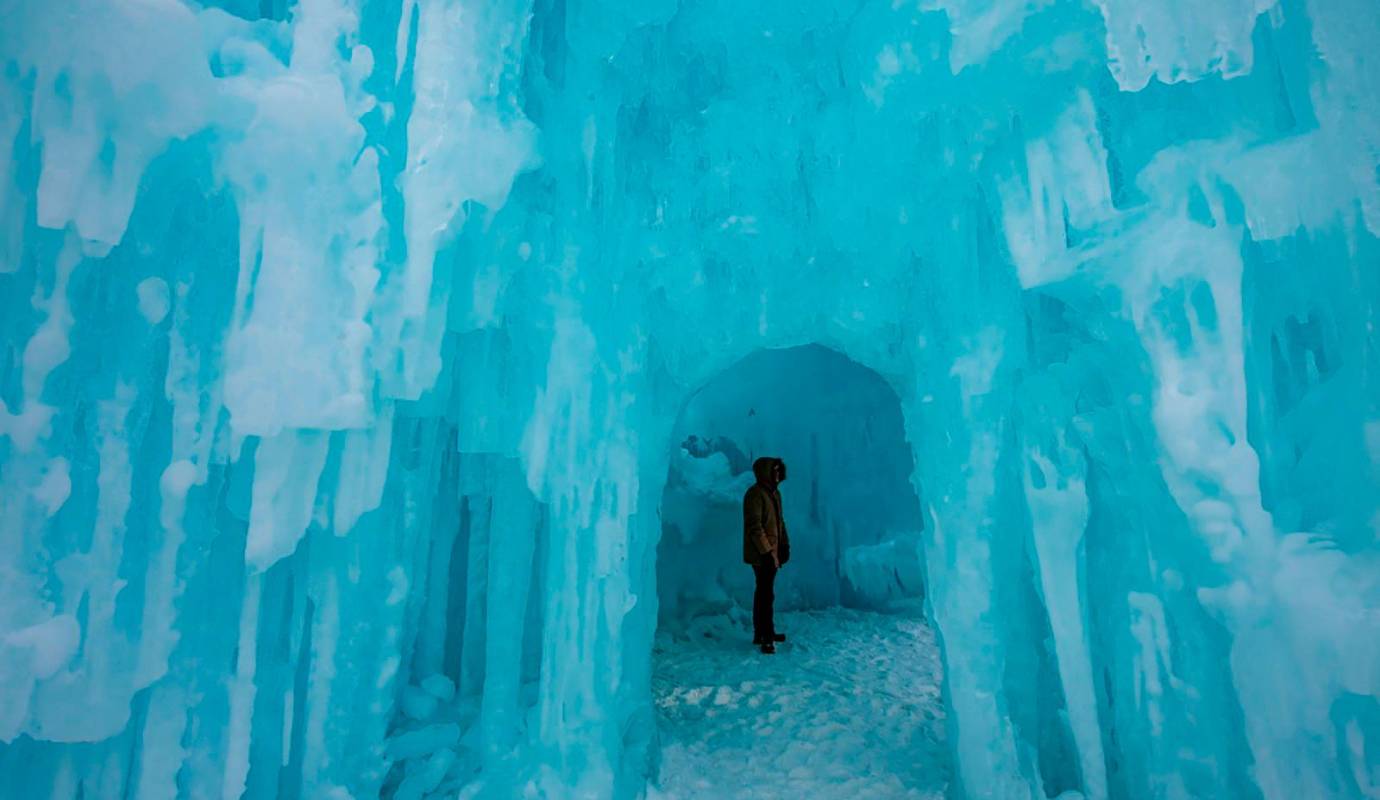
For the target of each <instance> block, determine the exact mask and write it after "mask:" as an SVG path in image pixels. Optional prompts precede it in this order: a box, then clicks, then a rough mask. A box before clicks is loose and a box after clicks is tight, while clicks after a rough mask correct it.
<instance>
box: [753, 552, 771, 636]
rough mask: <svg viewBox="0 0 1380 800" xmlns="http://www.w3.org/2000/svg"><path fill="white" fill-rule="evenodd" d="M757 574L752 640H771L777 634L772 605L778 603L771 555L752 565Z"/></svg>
mask: <svg viewBox="0 0 1380 800" xmlns="http://www.w3.org/2000/svg"><path fill="white" fill-rule="evenodd" d="M752 572H753V574H754V575H756V576H757V588H756V590H755V591H753V593H752V640H753V641H754V642H758V643H760V642H770V641H772V640H773V638H775V636H776V622H775V621H774V620H773V619H772V606H773V605H774V604H775V603H776V565H775V564H773V563H771V556H765V557H764V558H763V559H762V561H761V563H758V564H754V565H752Z"/></svg>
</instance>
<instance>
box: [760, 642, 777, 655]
mask: <svg viewBox="0 0 1380 800" xmlns="http://www.w3.org/2000/svg"><path fill="white" fill-rule="evenodd" d="M775 652H776V645H774V644H772V643H771V642H763V644H762V653H763V654H764V655H772V654H773V653H775Z"/></svg>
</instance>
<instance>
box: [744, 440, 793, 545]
mask: <svg viewBox="0 0 1380 800" xmlns="http://www.w3.org/2000/svg"><path fill="white" fill-rule="evenodd" d="M780 463H781V459H779V458H770V457H766V458H759V459H757V460H756V461H754V462H753V464H752V474H753V475H754V476H756V478H757V482H756V483H754V484H753V485H752V486H749V487H748V490H747V494H745V495H743V563H745V564H760V563H761V562H762V558H763V557H764V556H766V555H768V554H769V553H776V557H777V559H778V560H779V561H780V562H781V563H782V564H784V563H786V561H787V560H788V559H789V558H790V557H791V540H790V537H789V536H787V535H786V518H785V515H783V514H782V513H781V492H780V491H778V490H777V489H776V485H775V481H773V480H772V476H771V473H772V470H773V469H775V468H776V466H777V465H778V464H780ZM782 466H783V468H784V465H782Z"/></svg>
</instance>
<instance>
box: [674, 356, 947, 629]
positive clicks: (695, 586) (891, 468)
mask: <svg viewBox="0 0 1380 800" xmlns="http://www.w3.org/2000/svg"><path fill="white" fill-rule="evenodd" d="M672 442H673V447H672V449H671V466H670V472H669V475H668V479H667V484H666V491H665V493H664V494H663V496H662V502H661V521H662V535H661V540H660V541H659V542H658V546H657V596H658V598H659V599H660V603H659V606H658V612H659V615H658V616H659V618H660V620H661V624H662V626H663V627H668V626H669V627H672V628H679V627H681V626H682V625H683V623H684V622H685V621H686V620H688V619H690V618H693V617H695V616H697V615H701V614H715V613H717V614H722V613H724V612H726V611H728V610H729V609H730V608H732V607H737V608H739V609H742V608H751V586H752V575H751V572H750V571H749V570H748V569H747V568H745V567H744V565H743V563H742V496H743V492H744V491H745V490H746V489H747V487H748V486H749V485H751V484H752V482H753V475H752V470H751V465H752V461H753V459H754V458H755V457H756V456H759V455H764V454H770V455H773V456H776V457H779V458H783V459H785V461H786V463H787V464H788V465H790V478H789V480H788V481H787V486H786V487H785V493H784V497H785V508H786V513H787V518H788V519H789V520H790V521H791V531H792V537H791V538H792V541H793V542H794V543H795V547H794V550H793V553H794V556H795V557H794V558H793V562H792V563H793V566H792V567H791V568H790V569H787V570H786V571H784V572H783V573H782V574H781V578H780V581H779V582H778V585H777V595H778V598H779V603H778V605H779V606H780V607H782V608H821V607H826V606H832V605H838V604H846V605H850V606H856V607H861V608H879V609H885V608H889V607H893V606H895V605H899V604H901V603H903V602H905V601H907V600H918V599H919V598H920V597H921V596H922V595H923V585H924V580H923V577H922V574H923V567H922V564H921V552H920V531H921V527H922V525H923V522H922V520H921V517H920V501H919V499H918V497H917V496H916V492H915V489H914V487H913V486H912V483H911V479H912V475H913V472H914V459H913V458H912V456H911V448H910V445H909V443H908V442H906V440H905V425H904V421H903V419H902V415H901V406H900V402H899V400H898V398H897V397H896V393H895V392H894V391H893V390H892V389H891V387H890V386H888V385H887V383H886V382H885V381H884V380H883V379H882V378H881V376H879V375H877V374H876V373H875V372H872V371H871V370H869V369H867V368H866V367H864V366H862V365H861V364H858V363H856V362H854V361H851V360H849V359H848V358H846V357H844V356H842V355H840V354H839V353H836V352H834V351H832V350H829V349H827V348H824V347H820V346H818V345H806V346H803V347H795V348H789V349H785V350H771V351H759V352H756V353H752V354H750V355H748V356H746V357H745V358H743V359H742V360H741V361H739V362H737V363H736V364H733V365H732V366H730V367H728V368H727V369H725V370H724V371H723V372H721V373H720V374H718V375H716V376H715V377H714V378H713V379H712V380H711V381H710V382H709V383H708V384H706V385H705V386H703V387H701V388H700V389H699V390H698V391H696V392H695V393H694V394H693V395H692V396H691V398H690V399H689V401H688V402H687V403H686V404H685V407H684V409H683V410H682V411H681V412H680V415H679V418H678V419H677V421H676V426H675V428H674V433H673V435H672Z"/></svg>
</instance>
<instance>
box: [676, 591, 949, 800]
mask: <svg viewBox="0 0 1380 800" xmlns="http://www.w3.org/2000/svg"><path fill="white" fill-rule="evenodd" d="M777 626H778V628H779V629H780V630H781V631H782V632H783V633H785V634H787V636H788V637H789V639H790V640H789V641H788V642H786V643H785V644H784V645H779V646H778V649H777V653H776V655H774V656H765V655H762V654H760V653H758V652H757V650H756V649H755V648H753V647H751V646H750V644H749V640H750V639H751V638H752V637H751V635H750V634H749V632H748V631H747V630H746V629H745V628H744V627H743V625H742V624H741V623H737V622H733V621H730V620H729V619H727V618H724V617H716V618H711V619H704V620H699V621H697V622H696V623H695V624H694V626H693V627H692V629H691V630H690V632H689V635H688V636H684V635H683V636H679V637H672V636H671V635H669V634H665V633H661V634H658V636H657V642H656V665H655V671H654V675H653V687H652V690H653V693H654V696H655V700H656V706H657V712H658V724H659V726H660V731H661V738H662V751H661V754H662V761H661V768H660V773H659V776H658V780H657V784H658V786H659V791H657V790H656V789H653V790H652V792H651V793H650V794H651V795H652V797H654V798H661V800H696V799H699V798H703V800H727V799H728V798H763V799H764V800H765V799H766V798H805V799H806V800H832V799H833V798H849V800H853V799H854V798H857V799H859V800H861V799H863V798H878V799H879V800H893V799H894V798H936V799H937V798H940V797H942V796H943V793H944V788H945V786H946V785H947V784H948V781H949V764H948V757H947V755H946V749H945V743H944V711H943V705H942V701H941V699H940V681H941V667H940V662H939V653H938V651H937V648H936V645H935V641H934V634H933V632H932V631H931V630H930V628H929V627H928V626H927V625H926V624H925V623H924V621H923V620H922V619H921V618H920V617H919V616H918V615H914V614H912V615H885V614H876V613H868V612H862V611H853V610H849V609H842V608H834V609H828V610H823V611H806V612H796V613H784V614H778V615H777Z"/></svg>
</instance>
